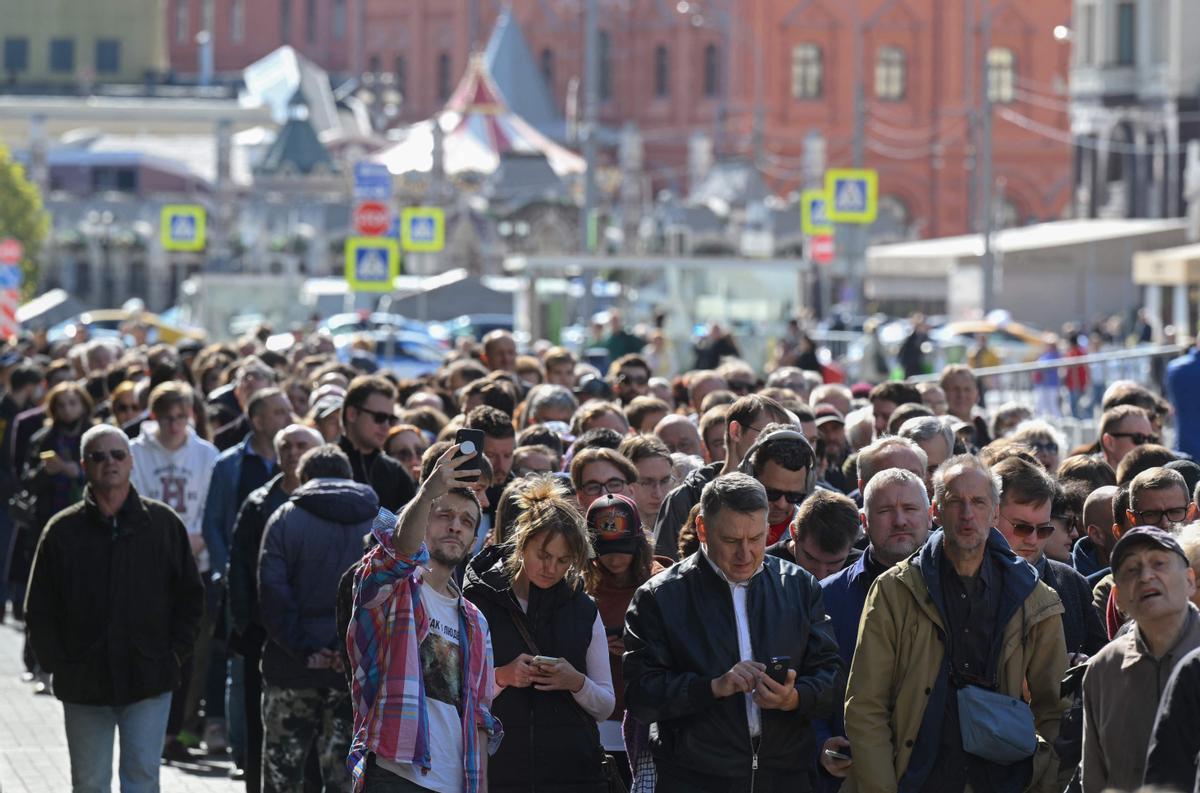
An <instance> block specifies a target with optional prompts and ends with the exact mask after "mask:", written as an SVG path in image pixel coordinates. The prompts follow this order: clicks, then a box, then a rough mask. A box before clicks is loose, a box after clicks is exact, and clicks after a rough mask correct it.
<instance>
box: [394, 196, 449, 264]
mask: <svg viewBox="0 0 1200 793" xmlns="http://www.w3.org/2000/svg"><path fill="white" fill-rule="evenodd" d="M400 244H401V245H402V246H404V250H406V251H412V252H413V253H437V252H438V251H440V250H441V249H442V248H443V247H445V244H446V213H445V211H443V210H442V209H440V208H438V207H409V208H408V209H405V210H404V211H402V212H401V213H400Z"/></svg>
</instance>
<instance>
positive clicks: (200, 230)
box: [158, 204, 205, 251]
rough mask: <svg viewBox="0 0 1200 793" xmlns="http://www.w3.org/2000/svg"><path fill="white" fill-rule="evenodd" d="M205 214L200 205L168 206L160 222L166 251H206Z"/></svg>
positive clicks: (165, 207)
mask: <svg viewBox="0 0 1200 793" xmlns="http://www.w3.org/2000/svg"><path fill="white" fill-rule="evenodd" d="M204 231H205V214H204V207H202V206H200V205H198V204H166V205H165V206H163V208H162V214H161V215H160V216H159V222H158V238H159V240H160V241H161V242H162V246H163V250H165V251H202V250H204Z"/></svg>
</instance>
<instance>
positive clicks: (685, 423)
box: [654, 413, 704, 457]
mask: <svg viewBox="0 0 1200 793" xmlns="http://www.w3.org/2000/svg"><path fill="white" fill-rule="evenodd" d="M654 434H655V435H657V436H658V439H659V440H661V441H662V442H663V443H665V444H666V445H667V448H668V449H670V450H671V452H672V453H675V452H682V453H683V454H694V455H696V456H698V457H702V456H704V452H703V451H702V450H701V445H700V444H701V441H700V430H698V429H696V425H695V424H693V423H692V422H691V420H690V419H688V418H687V417H686V416H681V415H679V414H678V413H672V414H670V415H667V416H664V417H663V418H662V420H661V421H659V422H658V424H657V425H655V427H654Z"/></svg>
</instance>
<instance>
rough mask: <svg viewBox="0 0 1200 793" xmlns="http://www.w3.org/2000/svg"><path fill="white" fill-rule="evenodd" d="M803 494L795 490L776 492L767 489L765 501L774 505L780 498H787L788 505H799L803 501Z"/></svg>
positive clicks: (769, 488)
mask: <svg viewBox="0 0 1200 793" xmlns="http://www.w3.org/2000/svg"><path fill="white" fill-rule="evenodd" d="M804 495H805V494H804V493H803V492H800V491H796V490H776V489H775V488H773V487H768V488H767V501H768V502H769V503H772V504H774V503H775V502H776V501H778V500H779V499H781V498H785V497H786V498H787V501H788V503H789V504H799V503H800V502H801V501H803V500H804Z"/></svg>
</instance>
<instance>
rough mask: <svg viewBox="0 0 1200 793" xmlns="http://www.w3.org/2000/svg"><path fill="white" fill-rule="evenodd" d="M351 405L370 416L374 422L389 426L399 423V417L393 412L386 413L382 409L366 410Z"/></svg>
mask: <svg viewBox="0 0 1200 793" xmlns="http://www.w3.org/2000/svg"><path fill="white" fill-rule="evenodd" d="M351 407H353V408H354V409H355V410H357V411H358V412H359V413H362V414H363V415H366V416H370V417H371V418H372V419H373V420H374V421H375V423H376V424H387V425H388V426H389V427H394V426H396V425H397V424H399V423H400V417H399V416H397V415H396V414H395V413H387V412H384V411H382V410H367V409H366V408H361V407H358V406H357V405H351Z"/></svg>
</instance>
